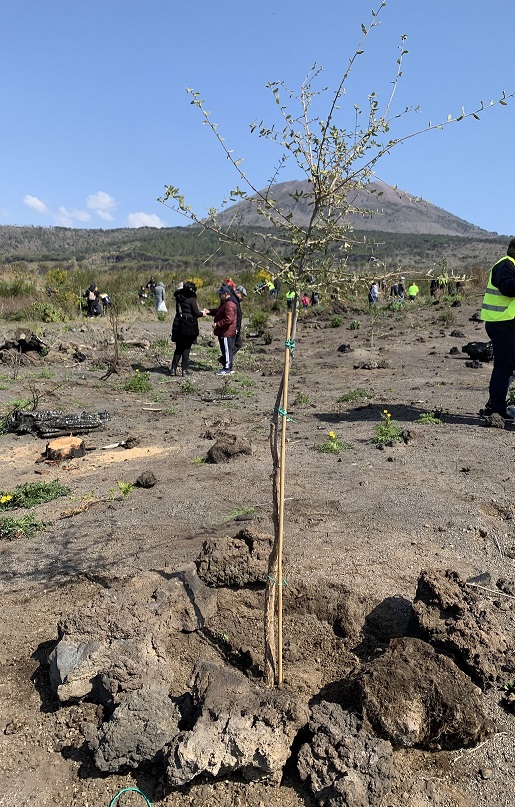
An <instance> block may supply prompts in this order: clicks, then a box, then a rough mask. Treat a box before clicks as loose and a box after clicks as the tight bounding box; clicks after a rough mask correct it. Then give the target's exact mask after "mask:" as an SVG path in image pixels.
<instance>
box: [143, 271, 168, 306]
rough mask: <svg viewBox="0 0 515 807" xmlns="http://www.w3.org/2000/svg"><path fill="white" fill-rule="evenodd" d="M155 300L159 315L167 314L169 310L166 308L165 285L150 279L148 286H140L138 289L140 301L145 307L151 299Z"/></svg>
mask: <svg viewBox="0 0 515 807" xmlns="http://www.w3.org/2000/svg"><path fill="white" fill-rule="evenodd" d="M150 296H151V297H152V298H153V300H154V305H155V308H156V311H157V313H158V314H166V312H167V311H168V308H167V307H166V289H165V285H164V283H162V282H161V281H160V280H154V278H153V277H151V278H150V280H149V281H148V283H147V285H146V286H140V287H139V289H138V299H139V301H140V303H141V304H142V305H145V302H146V300H148V298H149V297H150Z"/></svg>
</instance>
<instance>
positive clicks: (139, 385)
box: [123, 370, 152, 392]
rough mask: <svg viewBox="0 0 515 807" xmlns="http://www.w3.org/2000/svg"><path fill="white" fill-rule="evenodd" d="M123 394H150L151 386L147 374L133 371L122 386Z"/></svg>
mask: <svg viewBox="0 0 515 807" xmlns="http://www.w3.org/2000/svg"><path fill="white" fill-rule="evenodd" d="M123 388H124V390H125V392H150V390H151V389H152V384H151V383H150V376H149V374H148V373H140V371H139V370H135V371H134V375H133V376H131V377H130V378H128V379H127V380H126V381H125V382H124V385H123Z"/></svg>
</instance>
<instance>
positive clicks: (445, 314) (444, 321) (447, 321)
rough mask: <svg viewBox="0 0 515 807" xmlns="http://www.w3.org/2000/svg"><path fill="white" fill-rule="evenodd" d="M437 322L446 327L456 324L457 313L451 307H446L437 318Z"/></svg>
mask: <svg viewBox="0 0 515 807" xmlns="http://www.w3.org/2000/svg"><path fill="white" fill-rule="evenodd" d="M436 322H437V323H439V324H440V325H443V326H444V327H449V325H455V324H456V314H455V313H454V311H451V309H450V308H447V309H445V310H444V311H442V312H441V313H440V314H438V316H437V318H436Z"/></svg>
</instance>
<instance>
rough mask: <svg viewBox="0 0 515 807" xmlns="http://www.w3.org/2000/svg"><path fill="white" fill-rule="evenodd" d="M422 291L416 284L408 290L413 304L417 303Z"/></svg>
mask: <svg viewBox="0 0 515 807" xmlns="http://www.w3.org/2000/svg"><path fill="white" fill-rule="evenodd" d="M419 291H420V289H419V287H418V286H417V284H416V283H412V284H411V286H410V287H409V289H408V297H409V299H410V301H411V302H412V303H414V302H415V300H416V299H417V294H418V293H419Z"/></svg>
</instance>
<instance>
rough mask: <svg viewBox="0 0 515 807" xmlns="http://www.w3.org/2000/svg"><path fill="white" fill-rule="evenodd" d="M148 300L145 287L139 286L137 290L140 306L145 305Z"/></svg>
mask: <svg viewBox="0 0 515 807" xmlns="http://www.w3.org/2000/svg"><path fill="white" fill-rule="evenodd" d="M147 298H148V294H147V289H146V286H140V287H139V290H138V300H139V301H140V303H141V304H142V305H145V300H146V299H147Z"/></svg>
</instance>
